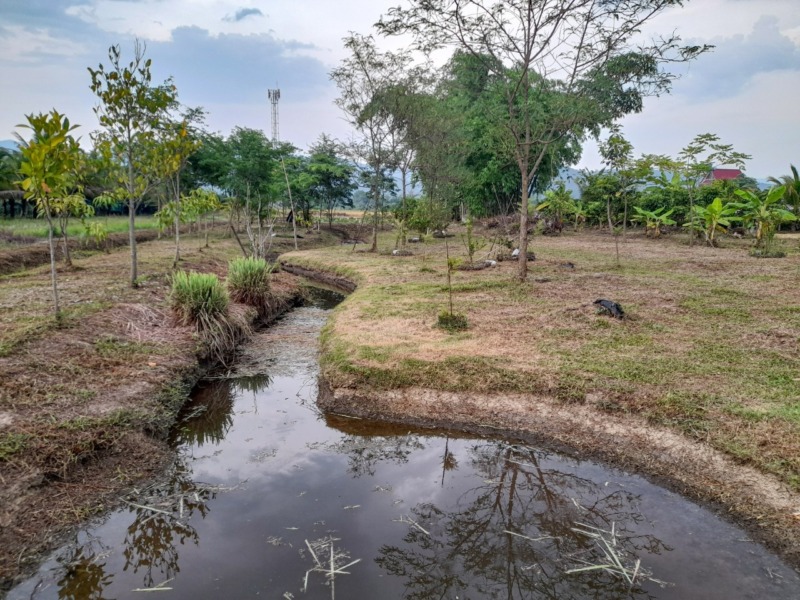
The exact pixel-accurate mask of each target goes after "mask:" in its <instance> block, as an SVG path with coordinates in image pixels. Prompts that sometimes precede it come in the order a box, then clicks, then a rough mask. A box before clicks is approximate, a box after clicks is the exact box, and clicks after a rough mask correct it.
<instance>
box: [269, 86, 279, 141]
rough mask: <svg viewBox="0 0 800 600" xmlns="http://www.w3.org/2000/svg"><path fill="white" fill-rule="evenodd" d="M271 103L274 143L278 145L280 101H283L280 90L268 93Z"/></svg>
mask: <svg viewBox="0 0 800 600" xmlns="http://www.w3.org/2000/svg"><path fill="white" fill-rule="evenodd" d="M267 96H268V97H269V102H270V104H272V143H273V144H277V143H278V100H280V99H281V91H280V90H269V91H267Z"/></svg>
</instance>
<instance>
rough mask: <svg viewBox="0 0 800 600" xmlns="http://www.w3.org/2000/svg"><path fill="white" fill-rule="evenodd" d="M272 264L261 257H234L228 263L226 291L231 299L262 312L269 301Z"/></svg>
mask: <svg viewBox="0 0 800 600" xmlns="http://www.w3.org/2000/svg"><path fill="white" fill-rule="evenodd" d="M271 273H272V266H270V265H269V264H268V263H267V261H265V260H264V259H263V258H235V259H233V260H232V261H231V262H230V263H228V291H229V292H230V296H231V299H232V300H234V301H235V302H241V303H242V304H247V305H250V306H255V307H256V308H257V309H258V310H259V312H264V311H265V310H266V309H267V308H268V307H269V302H270V298H271V295H270V285H269V280H270V274H271Z"/></svg>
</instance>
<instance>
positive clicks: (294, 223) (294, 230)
mask: <svg viewBox="0 0 800 600" xmlns="http://www.w3.org/2000/svg"><path fill="white" fill-rule="evenodd" d="M281 166H282V167H283V176H284V178H285V179H286V191H287V192H288V193H289V207H290V208H291V210H292V234H293V235H294V249H295V250H297V218H296V215H297V213H296V212H295V211H294V200H292V186H291V185H289V174H288V173H287V172H286V164H285V163H284V162H283V158H281Z"/></svg>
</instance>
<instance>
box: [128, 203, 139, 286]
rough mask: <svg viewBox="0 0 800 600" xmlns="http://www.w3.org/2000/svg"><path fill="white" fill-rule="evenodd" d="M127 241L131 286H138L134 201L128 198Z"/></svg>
mask: <svg viewBox="0 0 800 600" xmlns="http://www.w3.org/2000/svg"><path fill="white" fill-rule="evenodd" d="M128 243H129V244H130V247H131V279H130V284H131V287H132V288H136V287H138V286H139V283H138V281H137V279H139V269H138V263H137V256H136V202H134V200H133V199H132V198H131V199H130V200H128Z"/></svg>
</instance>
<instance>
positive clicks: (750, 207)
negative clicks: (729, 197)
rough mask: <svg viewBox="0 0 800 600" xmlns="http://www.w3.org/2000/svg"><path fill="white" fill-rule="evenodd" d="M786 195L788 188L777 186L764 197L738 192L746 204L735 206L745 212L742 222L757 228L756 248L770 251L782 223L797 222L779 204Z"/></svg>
mask: <svg viewBox="0 0 800 600" xmlns="http://www.w3.org/2000/svg"><path fill="white" fill-rule="evenodd" d="M785 193H786V186H783V185H777V186H774V187H772V188H770V190H769V191H768V192H767V194H766V195H765V196H764V197H762V196H759V195H758V194H755V193H753V192H751V191H750V190H736V195H737V196H739V197H740V198H741V199H742V200H744V202H737V203H736V204H734V205H733V206H735V207H736V208H737V209H739V210H741V211H743V213H744V214H743V215H742V220H743V221H744V222H745V224H747V225H753V226H755V228H756V234H755V235H756V247H757V248H763V249H764V250H765V251H767V252H768V251H769V250H770V246H771V245H772V240H773V238H774V237H775V232H776V231H777V230H778V227H780V226H781V224H782V223H789V222H791V221H796V220H797V217H796V216H795V215H794V214H792V212H791V211H789V210H786V209H785V208H784V207H782V206H780V205H779V204H778V203H779V202H780V201H781V200H782V199H783V197H784V195H785Z"/></svg>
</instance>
